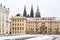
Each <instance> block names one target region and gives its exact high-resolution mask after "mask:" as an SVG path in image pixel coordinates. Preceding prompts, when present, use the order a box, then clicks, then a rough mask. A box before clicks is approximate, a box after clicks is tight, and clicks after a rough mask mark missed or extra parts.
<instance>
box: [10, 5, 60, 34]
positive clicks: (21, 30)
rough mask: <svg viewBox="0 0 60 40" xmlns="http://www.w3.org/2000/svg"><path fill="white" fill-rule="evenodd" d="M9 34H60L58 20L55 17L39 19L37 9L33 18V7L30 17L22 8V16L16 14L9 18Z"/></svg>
mask: <svg viewBox="0 0 60 40" xmlns="http://www.w3.org/2000/svg"><path fill="white" fill-rule="evenodd" d="M9 32H10V34H60V20H56V18H55V17H41V15H40V12H39V7H38V6H37V11H36V14H35V17H34V11H33V6H31V12H30V15H29V14H28V16H27V12H26V6H24V12H23V16H21V15H20V14H17V15H16V16H14V17H12V18H11V23H10V31H9Z"/></svg>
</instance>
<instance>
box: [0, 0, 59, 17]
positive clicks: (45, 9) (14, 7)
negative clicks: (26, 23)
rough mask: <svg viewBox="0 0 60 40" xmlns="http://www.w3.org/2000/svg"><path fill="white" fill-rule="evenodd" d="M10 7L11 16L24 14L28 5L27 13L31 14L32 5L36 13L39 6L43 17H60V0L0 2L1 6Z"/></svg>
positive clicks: (6, 0) (12, 0) (11, 0)
mask: <svg viewBox="0 0 60 40" xmlns="http://www.w3.org/2000/svg"><path fill="white" fill-rule="evenodd" d="M1 3H2V4H3V6H4V5H5V6H6V8H8V7H9V9H10V15H16V14H17V13H21V14H22V13H23V9H24V5H26V10H27V13H30V9H31V5H33V7H34V13H35V12H36V7H37V5H38V6H39V10H40V13H41V16H42V17H48V16H49V17H53V16H54V17H60V0H0V4H1Z"/></svg>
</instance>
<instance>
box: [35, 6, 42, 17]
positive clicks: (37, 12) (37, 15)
mask: <svg viewBox="0 0 60 40" xmlns="http://www.w3.org/2000/svg"><path fill="white" fill-rule="evenodd" d="M35 17H41V16H40V12H39V7H38V6H37V11H36V14H35Z"/></svg>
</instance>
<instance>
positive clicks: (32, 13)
mask: <svg viewBox="0 0 60 40" xmlns="http://www.w3.org/2000/svg"><path fill="white" fill-rule="evenodd" d="M30 17H34V12H33V5H32V6H31V12H30Z"/></svg>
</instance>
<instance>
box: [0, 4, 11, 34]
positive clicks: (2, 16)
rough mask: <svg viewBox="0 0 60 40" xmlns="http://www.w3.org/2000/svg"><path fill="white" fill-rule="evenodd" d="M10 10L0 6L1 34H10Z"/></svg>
mask: <svg viewBox="0 0 60 40" xmlns="http://www.w3.org/2000/svg"><path fill="white" fill-rule="evenodd" d="M8 20H9V8H6V7H5V6H4V7H3V6H2V4H0V34H9V27H10V26H9V22H8Z"/></svg>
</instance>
